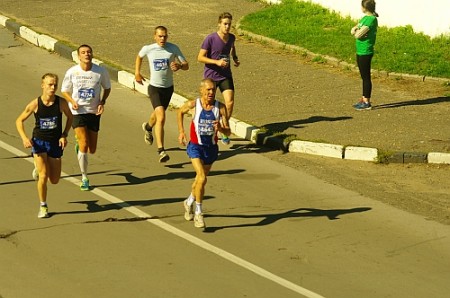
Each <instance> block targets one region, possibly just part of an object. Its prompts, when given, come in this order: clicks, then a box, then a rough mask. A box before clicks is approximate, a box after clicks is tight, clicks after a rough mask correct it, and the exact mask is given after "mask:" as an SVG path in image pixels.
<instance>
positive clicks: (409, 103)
mask: <svg viewBox="0 0 450 298" xmlns="http://www.w3.org/2000/svg"><path fill="white" fill-rule="evenodd" d="M443 102H450V97H449V96H444V97H434V98H427V99H415V100H408V101H400V102H393V103H387V104H381V105H376V106H373V107H372V109H373V110H377V109H392V108H400V107H406V106H424V105H432V104H438V103H443Z"/></svg>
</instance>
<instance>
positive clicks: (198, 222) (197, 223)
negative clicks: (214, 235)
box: [194, 213, 205, 228]
mask: <svg viewBox="0 0 450 298" xmlns="http://www.w3.org/2000/svg"><path fill="white" fill-rule="evenodd" d="M194 227H196V228H204V227H205V221H204V220H203V213H199V214H195V215H194Z"/></svg>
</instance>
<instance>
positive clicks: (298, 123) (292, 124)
mask: <svg viewBox="0 0 450 298" xmlns="http://www.w3.org/2000/svg"><path fill="white" fill-rule="evenodd" d="M350 119H353V117H350V116H342V117H325V116H311V117H309V118H307V119H299V120H292V121H286V122H275V123H268V124H265V125H263V127H265V128H266V129H267V130H268V131H269V132H271V133H274V132H283V131H285V130H286V129H288V128H303V127H304V125H305V124H312V123H316V122H324V121H327V122H334V121H343V120H350Z"/></svg>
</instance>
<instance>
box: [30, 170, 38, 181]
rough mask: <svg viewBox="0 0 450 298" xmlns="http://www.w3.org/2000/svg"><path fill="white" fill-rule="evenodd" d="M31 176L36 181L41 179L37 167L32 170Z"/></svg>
mask: <svg viewBox="0 0 450 298" xmlns="http://www.w3.org/2000/svg"><path fill="white" fill-rule="evenodd" d="M31 177H33V179H34V180H36V181H37V180H38V179H39V172H38V170H37V169H36V168H34V169H33V172H31Z"/></svg>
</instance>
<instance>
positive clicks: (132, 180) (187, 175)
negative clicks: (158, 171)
mask: <svg viewBox="0 0 450 298" xmlns="http://www.w3.org/2000/svg"><path fill="white" fill-rule="evenodd" d="M242 172H245V170H244V169H234V170H226V171H214V170H212V171H211V172H210V173H209V175H208V177H212V176H221V175H232V174H239V173H242ZM109 176H122V177H123V178H124V179H125V181H126V182H119V183H111V184H101V185H93V188H97V187H112V186H130V185H140V184H145V183H150V182H155V181H160V180H185V179H194V178H195V172H194V171H189V172H170V173H167V174H163V175H154V176H147V177H137V176H135V175H133V173H130V172H126V173H114V174H109Z"/></svg>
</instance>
